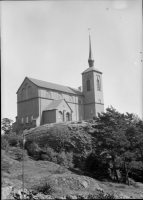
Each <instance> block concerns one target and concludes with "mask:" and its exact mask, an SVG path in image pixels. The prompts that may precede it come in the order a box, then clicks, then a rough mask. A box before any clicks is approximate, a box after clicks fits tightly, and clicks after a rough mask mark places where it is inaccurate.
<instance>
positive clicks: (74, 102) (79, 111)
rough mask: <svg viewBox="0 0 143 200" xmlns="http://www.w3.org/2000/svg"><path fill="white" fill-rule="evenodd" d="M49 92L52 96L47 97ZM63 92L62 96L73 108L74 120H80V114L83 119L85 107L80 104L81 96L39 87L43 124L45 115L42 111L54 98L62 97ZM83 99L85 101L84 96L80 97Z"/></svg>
mask: <svg viewBox="0 0 143 200" xmlns="http://www.w3.org/2000/svg"><path fill="white" fill-rule="evenodd" d="M47 92H48V93H49V94H50V98H47ZM59 94H61V98H63V99H65V100H66V102H67V103H68V104H69V106H70V107H71V109H72V111H73V112H72V120H79V119H80V118H79V116H81V115H82V117H83V119H84V108H83V106H81V105H80V107H79V105H78V103H79V100H78V99H79V97H78V96H75V95H71V94H66V93H62V92H60V91H59V92H58V91H52V90H50V89H44V88H42V89H41V88H39V97H42V98H40V101H39V110H40V113H41V124H43V116H42V111H43V110H44V109H45V108H46V107H47V106H48V105H49V104H50V103H51V102H52V101H53V100H58V99H60V95H59ZM80 98H81V99H82V102H83V98H82V97H80Z"/></svg>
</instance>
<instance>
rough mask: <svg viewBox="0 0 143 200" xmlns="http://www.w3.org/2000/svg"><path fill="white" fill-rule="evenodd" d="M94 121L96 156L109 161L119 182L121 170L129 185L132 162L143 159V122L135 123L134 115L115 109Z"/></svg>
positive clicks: (95, 118) (110, 109)
mask: <svg viewBox="0 0 143 200" xmlns="http://www.w3.org/2000/svg"><path fill="white" fill-rule="evenodd" d="M94 120H95V121H96V124H95V128H96V130H97V131H96V133H95V134H94V140H93V141H94V150H95V152H96V154H97V155H99V156H100V158H101V159H102V160H105V161H106V162H107V161H108V163H109V164H110V168H111V170H112V171H113V172H114V177H115V179H116V181H119V177H118V173H117V170H118V168H119V169H120V170H121V171H122V173H123V174H124V175H123V176H124V182H125V183H127V184H129V173H130V172H131V163H132V161H134V160H138V159H140V160H142V158H143V157H142V153H143V151H142V147H143V143H142V137H143V129H142V122H141V121H139V122H135V119H134V115H133V114H129V113H126V114H120V113H119V112H117V111H116V110H115V109H114V108H113V107H111V108H107V109H106V113H102V114H99V115H98V117H94ZM131 130H132V131H131ZM133 130H134V131H133ZM135 135H136V136H135ZM137 149H138V152H137ZM139 152H140V153H139ZM137 154H138V156H137ZM139 154H140V155H139Z"/></svg>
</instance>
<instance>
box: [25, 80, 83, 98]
mask: <svg viewBox="0 0 143 200" xmlns="http://www.w3.org/2000/svg"><path fill="white" fill-rule="evenodd" d="M27 78H28V79H29V80H30V81H31V82H32V83H34V84H35V85H37V86H39V87H42V88H47V89H53V90H58V91H61V92H66V93H71V94H76V95H83V93H82V92H81V91H80V90H78V89H74V88H71V87H68V86H63V85H59V84H55V83H50V82H47V81H41V80H38V79H34V78H30V77H27Z"/></svg>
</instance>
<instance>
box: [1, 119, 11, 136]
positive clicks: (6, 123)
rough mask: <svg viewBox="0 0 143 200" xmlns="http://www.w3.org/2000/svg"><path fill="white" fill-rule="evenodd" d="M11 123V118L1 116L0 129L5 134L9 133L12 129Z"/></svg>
mask: <svg viewBox="0 0 143 200" xmlns="http://www.w3.org/2000/svg"><path fill="white" fill-rule="evenodd" d="M12 123H13V120H11V119H8V118H3V119H2V121H1V129H2V130H3V131H4V133H5V134H9V133H10V132H11V131H12Z"/></svg>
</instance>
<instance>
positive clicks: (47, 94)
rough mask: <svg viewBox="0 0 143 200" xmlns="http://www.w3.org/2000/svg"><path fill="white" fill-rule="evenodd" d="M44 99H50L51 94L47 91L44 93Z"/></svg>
mask: <svg viewBox="0 0 143 200" xmlns="http://www.w3.org/2000/svg"><path fill="white" fill-rule="evenodd" d="M46 97H47V98H48V99H51V93H50V92H49V91H46Z"/></svg>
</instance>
